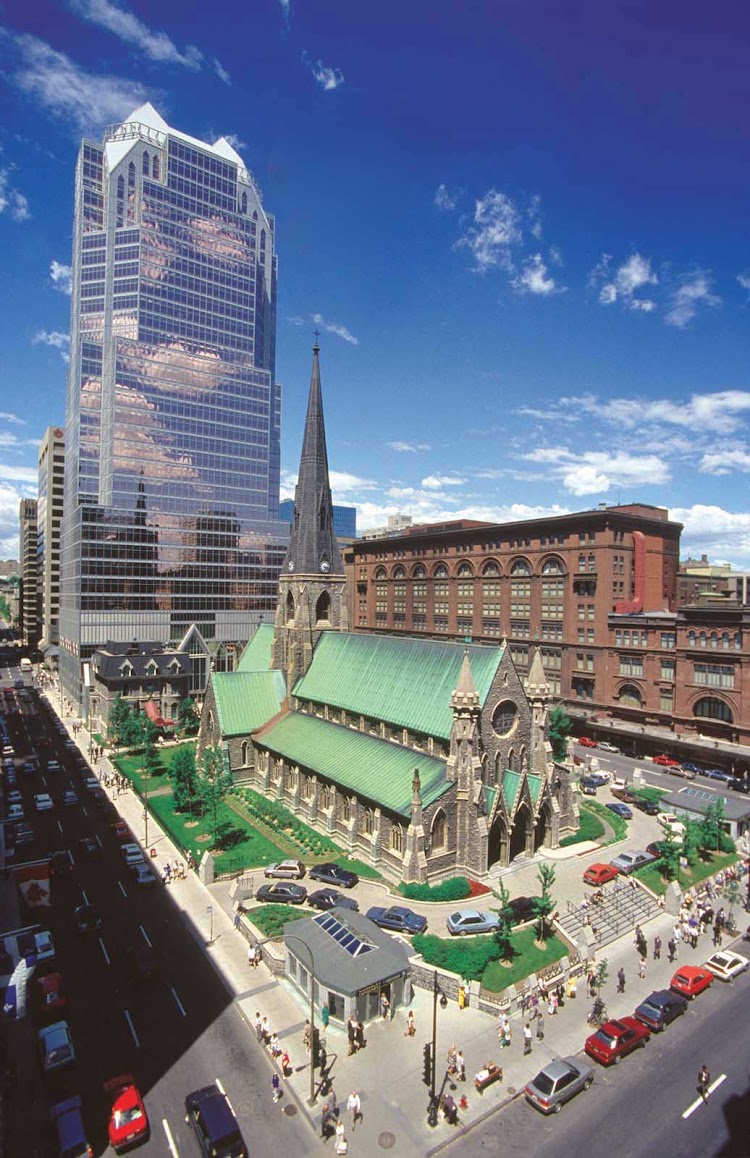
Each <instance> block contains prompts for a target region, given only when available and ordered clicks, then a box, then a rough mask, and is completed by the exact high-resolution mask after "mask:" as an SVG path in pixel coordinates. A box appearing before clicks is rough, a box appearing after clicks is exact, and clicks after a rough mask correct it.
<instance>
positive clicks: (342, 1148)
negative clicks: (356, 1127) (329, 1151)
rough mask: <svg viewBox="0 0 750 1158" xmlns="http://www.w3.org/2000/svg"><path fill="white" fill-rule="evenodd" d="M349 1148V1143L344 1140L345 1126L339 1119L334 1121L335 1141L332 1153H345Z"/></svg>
mask: <svg viewBox="0 0 750 1158" xmlns="http://www.w3.org/2000/svg"><path fill="white" fill-rule="evenodd" d="M348 1150H349V1144H348V1142H347V1140H346V1128H345V1126H344V1123H343V1122H342V1121H341V1119H339V1120H338V1122H337V1123H336V1141H335V1143H334V1147H333V1152H334V1154H346V1153H347V1151H348Z"/></svg>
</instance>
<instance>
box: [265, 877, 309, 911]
mask: <svg viewBox="0 0 750 1158" xmlns="http://www.w3.org/2000/svg"><path fill="white" fill-rule="evenodd" d="M255 899H256V901H269V902H271V901H272V902H275V903H276V904H278V905H303V904H304V903H305V901H306V900H307V889H306V888H304V887H303V886H302V885H295V884H293V883H292V882H291V881H278V882H277V883H276V884H274V885H261V886H260V888H259V889H258V891H257V893H256V894H255Z"/></svg>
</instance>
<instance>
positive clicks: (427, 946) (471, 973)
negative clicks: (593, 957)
mask: <svg viewBox="0 0 750 1158" xmlns="http://www.w3.org/2000/svg"><path fill="white" fill-rule="evenodd" d="M535 932H536V930H535V927H534V926H533V925H530V926H529V927H528V928H526V929H518V930H517V931H515V932H514V933H513V934H512V935H511V940H512V942H513V947H514V948H515V950H516V954H517V956H516V957H514V959H513V961H512V962H511V963H510V965H501V964H500V962H499V961H498V960H497V956H496V954H497V946H496V943H495V938H494V937H492V936H487V937H484V936H483V937H436V936H434V935H433V934H430V933H427V934H420V935H418V936H416V937H414V938H413V944H414V948H415V949H416V950H417V952H419V953H421V954H422V956H423V957H424V960H425V963H426V964H427V965H434V966H437V967H438V968H442V969H449V970H450V971H451V972H453V973H459V974H460V975H461V976H462V977H466V978H468V979H469V980H481V982H482V984H483V985H484V987H485V988H486V989H489V990H490V991H491V992H493V993H498V992H500V990H502V989H505V988H507V986H508V985H513V984H515V982H516V981H522V980H523V979H524V977H528V975H529V974H530V973H536V972H537V971H538V970H540V969H544V968H546V966H548V965H551V964H552V963H553V962H554V961H558V960H559V959H560V957H564V956H565V955H566V953H568V951H569V950H568V946H567V945H566V944H565V942H564V941H561V940H559V939H558V938H557V937H550V938H549V939H548V941H547V948H546V949H544V950H542V949H540V948H539V947H538V946H537V945H536V944H535V943H534V937H535Z"/></svg>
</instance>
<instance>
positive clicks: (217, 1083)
mask: <svg viewBox="0 0 750 1158" xmlns="http://www.w3.org/2000/svg"><path fill="white" fill-rule="evenodd" d="M216 1088H217V1089H218V1090H220V1091H221V1093H222V1094H223V1095H224V1097H225V1098H226V1100H227V1105H228V1106H229V1109H230V1110H231V1111H232V1113H233V1114H234V1106H233V1105H232V1103H231V1102H230V1101H229V1094H228V1093H227V1091H226V1090H225V1089H224V1087H223V1085H222V1084H221V1081H220V1080H219V1078H217V1079H216ZM234 1116H235V1118H236V1117H237V1115H236V1114H234Z"/></svg>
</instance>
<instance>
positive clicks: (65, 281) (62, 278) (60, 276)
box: [49, 261, 73, 294]
mask: <svg viewBox="0 0 750 1158" xmlns="http://www.w3.org/2000/svg"><path fill="white" fill-rule="evenodd" d="M72 275H73V270H72V269H71V267H70V266H69V265H62V263H61V262H59V261H52V262H50V267H49V276H50V280H51V281H52V284H53V286H54V287H55V289H56V290H59V291H60V293H61V294H69V293H70V290H71V286H70V279H71V277H72Z"/></svg>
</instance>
